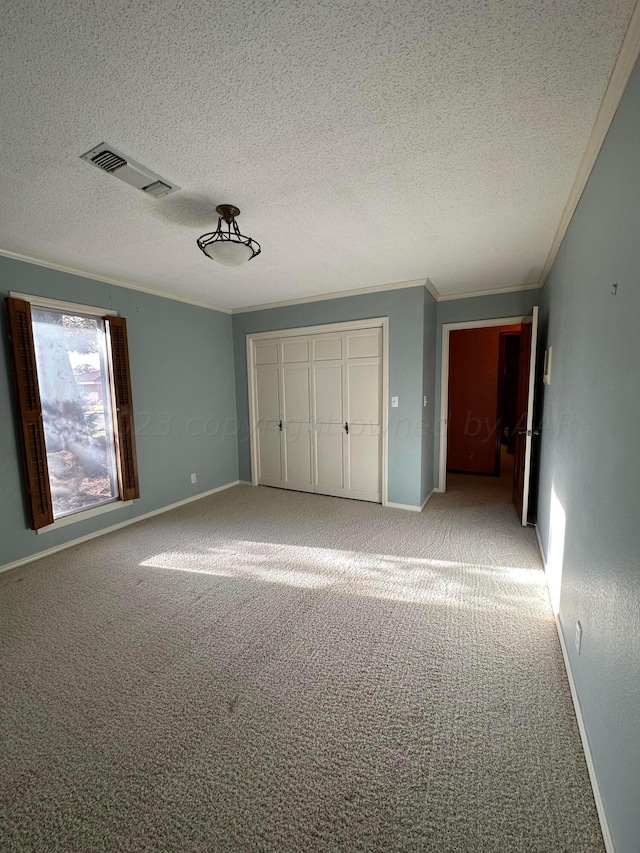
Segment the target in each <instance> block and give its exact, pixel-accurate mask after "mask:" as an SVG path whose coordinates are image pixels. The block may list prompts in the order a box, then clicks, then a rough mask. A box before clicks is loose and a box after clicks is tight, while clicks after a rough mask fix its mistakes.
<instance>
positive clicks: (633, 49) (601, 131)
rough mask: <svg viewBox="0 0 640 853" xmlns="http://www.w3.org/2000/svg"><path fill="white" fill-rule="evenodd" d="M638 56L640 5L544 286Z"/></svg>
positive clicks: (560, 227)
mask: <svg viewBox="0 0 640 853" xmlns="http://www.w3.org/2000/svg"><path fill="white" fill-rule="evenodd" d="M638 56H640V2H638V3H636V6H635V8H634V10H633V12H632V13H631V18H630V19H629V25H628V27H627V31H626V33H625V36H624V39H623V41H622V45H621V47H620V52H619V54H618V58H617V59H616V63H615V65H614V66H613V71H612V72H611V76H610V77H609V83H608V84H607V88H606V91H605V93H604V97H603V98H602V102H601V104H600V109H599V110H598V115H597V116H596V120H595V122H594V125H593V128H592V130H591V136H590V137H589V141H588V142H587V147H586V149H585V152H584V154H583V156H582V161H581V163H580V166H579V168H578V173H577V175H576V177H575V180H574V182H573V186H572V187H571V191H570V192H569V198H568V199H567V203H566V204H565V206H564V210H563V211H562V215H561V217H560V222H559V223H558V227H557V229H556V233H555V236H554V238H553V242H552V243H551V248H550V249H549V254H548V256H547V260H546V263H545V265H544V267H543V269H542V274H541V276H540V282H541V284H542V285H544V283H545V281H546V280H547V277H548V275H549V273H550V272H551V267H552V266H553V262H554V261H555V259H556V255H557V254H558V251H559V249H560V246H561V244H562V241H563V240H564V235H565V234H566V233H567V228H568V227H569V224H570V222H571V219H572V218H573V214H574V213H575V211H576V208H577V206H578V203H579V201H580V198H581V197H582V193H583V192H584V189H585V187H586V185H587V181H588V180H589V177H590V175H591V172H592V170H593V167H594V166H595V164H596V160H597V159H598V154H599V153H600V149H601V148H602V145H603V143H604V140H605V138H606V136H607V133H608V132H609V128H610V127H611V122H612V121H613V118H614V116H615V114H616V111H617V109H618V106H619V104H620V101H621V99H622V96H623V94H624V91H625V89H626V87H627V83H628V82H629V78H630V77H631V73H632V71H633V69H634V67H635V64H636V62H637V61H638Z"/></svg>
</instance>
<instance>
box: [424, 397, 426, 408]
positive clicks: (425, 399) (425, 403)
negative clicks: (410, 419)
mask: <svg viewBox="0 0 640 853" xmlns="http://www.w3.org/2000/svg"><path fill="white" fill-rule="evenodd" d="M424 405H425V406H426V405H427V398H426V397H425V398H424Z"/></svg>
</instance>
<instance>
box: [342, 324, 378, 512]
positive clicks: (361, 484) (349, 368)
mask: <svg viewBox="0 0 640 853" xmlns="http://www.w3.org/2000/svg"><path fill="white" fill-rule="evenodd" d="M344 346H345V350H346V352H345V379H346V381H345V408H346V423H347V424H348V427H349V429H348V432H346V436H345V444H346V463H345V473H346V489H347V492H348V496H349V497H352V498H358V499H359V500H365V501H376V502H379V501H380V500H381V466H382V441H381V436H382V417H381V415H382V330H381V329H362V330H359V331H357V332H346V333H345V335H344Z"/></svg>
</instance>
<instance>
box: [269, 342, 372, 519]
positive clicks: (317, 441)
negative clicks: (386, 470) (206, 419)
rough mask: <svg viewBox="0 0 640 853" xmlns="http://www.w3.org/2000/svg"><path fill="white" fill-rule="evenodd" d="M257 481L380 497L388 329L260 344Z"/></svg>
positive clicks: (288, 486) (303, 489) (360, 496)
mask: <svg viewBox="0 0 640 853" xmlns="http://www.w3.org/2000/svg"><path fill="white" fill-rule="evenodd" d="M254 358H255V367H254V371H255V374H254V382H255V386H254V387H255V399H256V414H257V450H258V453H257V456H258V482H259V483H262V484H263V485H266V486H278V487H280V488H289V489H296V490H299V491H311V492H312V491H315V492H319V493H320V494H325V495H336V496H338V497H345V498H357V499H359V500H368V501H378V502H379V501H380V499H381V492H382V490H381V465H382V460H381V456H382V453H381V449H382V440H381V427H382V330H381V329H361V330H356V331H353V332H336V333H333V332H327V333H324V334H320V335H314V336H312V337H302V336H300V337H290V338H279V339H277V338H274V339H268V340H261V341H258V342H256V343H255V344H254Z"/></svg>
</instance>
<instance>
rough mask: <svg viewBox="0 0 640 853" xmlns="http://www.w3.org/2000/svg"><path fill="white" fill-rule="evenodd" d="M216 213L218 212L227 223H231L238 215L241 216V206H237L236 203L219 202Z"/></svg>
mask: <svg viewBox="0 0 640 853" xmlns="http://www.w3.org/2000/svg"><path fill="white" fill-rule="evenodd" d="M216 213H218V214H219V215H220V216H221V217H222V218H223V219H224V221H225V222H226V223H227V225H231V223H232V222H233V220H234V219H235V218H236V216H240V208H239V207H236V206H235V204H219V205H218V206H217V207H216Z"/></svg>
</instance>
